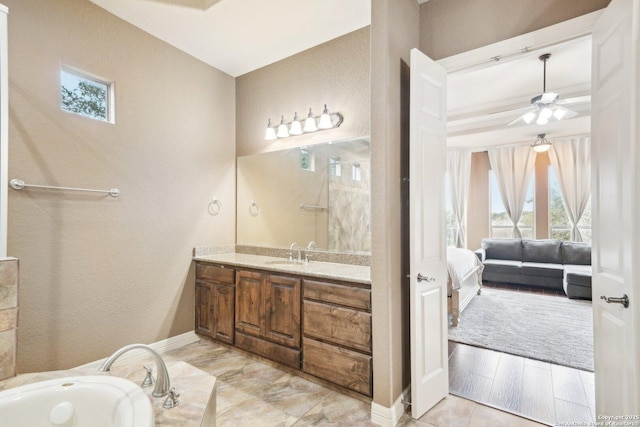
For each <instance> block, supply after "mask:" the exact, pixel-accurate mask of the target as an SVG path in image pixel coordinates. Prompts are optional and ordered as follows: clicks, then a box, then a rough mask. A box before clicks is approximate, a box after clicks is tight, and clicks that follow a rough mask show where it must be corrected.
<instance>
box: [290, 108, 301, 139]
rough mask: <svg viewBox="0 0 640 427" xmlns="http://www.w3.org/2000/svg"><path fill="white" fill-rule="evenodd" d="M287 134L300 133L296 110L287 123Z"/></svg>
mask: <svg viewBox="0 0 640 427" xmlns="http://www.w3.org/2000/svg"><path fill="white" fill-rule="evenodd" d="M289 135H294V136H295V135H302V124H301V123H300V117H299V116H298V113H297V112H296V113H294V114H293V121H292V122H291V125H289Z"/></svg>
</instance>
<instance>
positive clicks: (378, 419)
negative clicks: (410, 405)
mask: <svg viewBox="0 0 640 427" xmlns="http://www.w3.org/2000/svg"><path fill="white" fill-rule="evenodd" d="M408 401H409V387H407V388H405V389H404V390H402V393H401V394H400V396H398V398H397V399H396V401H395V402H393V405H392V406H391V407H390V408H387V407H386V406H382V405H379V404H377V403H376V402H371V422H372V423H375V424H378V425H380V426H382V427H394V426H395V425H396V424H397V423H398V421H400V418H401V417H402V414H404V407H405V406H404V403H405V402H408Z"/></svg>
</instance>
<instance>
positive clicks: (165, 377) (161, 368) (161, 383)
mask: <svg viewBox="0 0 640 427" xmlns="http://www.w3.org/2000/svg"><path fill="white" fill-rule="evenodd" d="M135 349H143V350H147V351H149V352H150V353H151V354H152V355H153V357H154V358H155V361H156V370H157V371H158V378H157V380H156V385H155V387H154V389H153V392H152V393H151V395H152V396H153V397H163V396H166V395H167V394H168V395H169V397H168V398H167V401H166V402H165V403H164V405H163V406H164V407H165V408H172V407H174V406H176V405H178V400H177V399H176V398H177V397H178V396H179V394H178V393H176V391H175V389H173V388H172V387H171V381H170V380H169V372H168V371H167V365H165V363H164V360H162V356H160V354H159V353H158V352H157V351H155V350H154V349H153V348H151V347H150V346H148V345H146V344H129V345H126V346H124V347H122V348H121V349H120V350H117V351H116V352H115V353H113V354H112V355H111V356H109V358H108V359H107V360H105V361H104V363H103V364H102V365H101V366H100V367H99V368H98V370H99V371H100V372H108V371H109V370H110V369H111V365H113V363H114V362H115V361H116V360H117V359H118V358H119V357H120V356H122V355H123V354H124V353H126V352H128V351H129V350H135ZM170 399H171V401H169V400H170Z"/></svg>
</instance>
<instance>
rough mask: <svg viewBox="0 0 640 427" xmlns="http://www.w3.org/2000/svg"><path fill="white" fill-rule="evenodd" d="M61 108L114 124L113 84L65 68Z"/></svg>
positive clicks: (61, 85) (62, 79)
mask: <svg viewBox="0 0 640 427" xmlns="http://www.w3.org/2000/svg"><path fill="white" fill-rule="evenodd" d="M60 94H61V108H62V110H64V111H68V112H69V113H75V114H78V115H80V116H83V117H89V118H92V119H96V120H101V121H103V122H109V123H114V122H115V121H114V114H113V101H112V100H113V83H109V82H106V81H104V80H102V79H100V78H97V77H95V76H91V75H89V74H87V73H84V72H81V71H78V70H74V69H70V68H68V67H63V68H62V70H61V72H60Z"/></svg>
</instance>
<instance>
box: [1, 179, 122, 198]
mask: <svg viewBox="0 0 640 427" xmlns="http://www.w3.org/2000/svg"><path fill="white" fill-rule="evenodd" d="M9 185H10V186H11V188H13V189H14V190H22V189H23V188H25V187H33V188H46V189H50V190H69V191H89V192H91V193H107V194H109V195H110V196H111V197H118V196H119V195H120V190H118V189H117V188H112V189H110V190H92V189H89V188H72V187H53V186H50V185H35V184H25V182H24V181H23V180H21V179H17V178H15V179H12V180H11V182H10V183H9Z"/></svg>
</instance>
